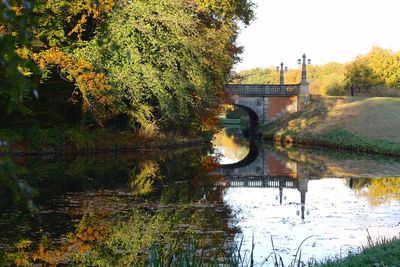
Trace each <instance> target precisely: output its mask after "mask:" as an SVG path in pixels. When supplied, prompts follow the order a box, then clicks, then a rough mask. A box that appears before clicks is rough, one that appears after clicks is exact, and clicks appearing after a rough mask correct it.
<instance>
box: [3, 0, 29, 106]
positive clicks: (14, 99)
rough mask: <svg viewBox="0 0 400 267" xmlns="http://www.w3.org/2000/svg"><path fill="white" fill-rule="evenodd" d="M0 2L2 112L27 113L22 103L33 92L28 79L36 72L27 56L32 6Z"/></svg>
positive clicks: (25, 3) (26, 3) (26, 2)
mask: <svg viewBox="0 0 400 267" xmlns="http://www.w3.org/2000/svg"><path fill="white" fill-rule="evenodd" d="M16 3H17V1H1V2H0V112H1V113H6V112H7V113H10V112H11V111H13V110H16V109H17V110H20V111H24V110H25V108H24V107H23V106H22V105H21V103H22V100H23V98H24V97H25V96H27V94H28V93H30V91H31V89H32V88H34V87H33V86H32V84H31V83H30V81H29V80H28V78H27V75H29V74H31V73H30V72H31V71H36V70H37V68H36V67H35V65H34V64H33V62H32V61H31V60H29V59H28V58H27V56H26V51H27V50H28V49H29V47H30V40H31V37H32V35H31V33H30V32H28V31H27V30H26V28H27V25H28V23H29V19H30V16H31V14H32V7H33V3H32V2H31V1H23V3H22V5H21V7H20V9H16V8H14V6H15V5H16Z"/></svg>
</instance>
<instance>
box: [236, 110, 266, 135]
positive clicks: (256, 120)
mask: <svg viewBox="0 0 400 267" xmlns="http://www.w3.org/2000/svg"><path fill="white" fill-rule="evenodd" d="M234 106H235V107H237V108H241V109H242V110H244V111H245V112H246V114H247V115H248V116H249V120H250V125H249V129H248V134H246V133H245V136H246V137H251V136H254V134H255V130H256V128H257V126H258V125H259V124H260V117H259V115H258V114H257V112H256V111H254V110H253V109H252V108H251V107H249V106H246V105H243V104H234Z"/></svg>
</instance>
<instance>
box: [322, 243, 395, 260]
mask: <svg viewBox="0 0 400 267" xmlns="http://www.w3.org/2000/svg"><path fill="white" fill-rule="evenodd" d="M317 266H325V267H334V266H337V267H350V266H371V267H378V266H382V267H383V266H400V240H399V239H397V238H396V239H394V240H391V241H383V242H381V243H380V244H375V245H373V246H372V247H368V248H364V249H363V251H362V252H361V253H360V254H356V255H349V256H347V257H346V258H344V259H334V260H327V261H326V262H325V263H322V264H319V265H317Z"/></svg>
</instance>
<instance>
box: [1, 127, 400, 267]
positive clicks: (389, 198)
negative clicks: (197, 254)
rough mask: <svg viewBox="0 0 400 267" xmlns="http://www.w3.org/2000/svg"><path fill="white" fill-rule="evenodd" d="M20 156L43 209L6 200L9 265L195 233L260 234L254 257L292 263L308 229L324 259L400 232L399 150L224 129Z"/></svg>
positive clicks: (231, 239)
mask: <svg viewBox="0 0 400 267" xmlns="http://www.w3.org/2000/svg"><path fill="white" fill-rule="evenodd" d="M15 161H16V163H17V164H18V166H19V169H18V173H19V175H20V176H21V177H22V178H24V179H25V180H26V181H27V182H28V183H29V184H30V185H31V186H32V187H33V188H35V189H36V191H37V194H36V197H35V198H34V202H35V205H36V207H37V212H35V213H33V214H32V213H29V212H27V211H26V210H25V209H24V208H23V205H22V206H21V207H16V206H13V205H11V204H10V203H8V202H7V201H5V202H3V203H1V204H0V208H1V213H0V263H2V264H3V265H4V264H5V263H9V262H10V260H11V261H14V262H15V260H16V259H17V260H20V261H22V260H26V261H28V262H35V263H37V262H39V263H40V262H41V263H43V262H46V263H50V264H60V263H63V264H69V263H71V262H77V263H78V264H81V265H85V264H87V263H88V259H89V258H90V259H91V260H96V261H97V262H100V263H104V262H106V259H108V262H109V263H112V264H114V265H124V264H125V265H126V264H129V263H133V262H135V261H138V262H139V261H141V260H143V259H144V257H145V256H143V255H144V254H145V253H143V251H146V250H148V248H149V247H150V246H151V244H154V243H160V242H161V243H162V242H165V243H168V242H173V240H177V239H178V237H180V238H182V236H185V235H186V234H195V235H196V236H197V238H198V239H199V240H200V241H199V242H200V243H201V246H202V247H203V248H205V249H211V248H213V247H216V246H221V244H222V243H224V242H225V243H226V242H228V243H237V244H240V242H241V241H242V240H243V246H242V250H243V251H245V250H250V249H251V244H252V238H254V243H255V248H254V256H255V258H256V262H262V261H263V259H265V258H266V257H268V256H269V255H270V254H271V253H272V252H276V253H277V254H279V255H280V256H281V257H282V258H283V261H284V262H285V264H286V265H288V264H289V263H290V261H291V260H292V259H293V255H294V254H295V253H296V250H297V248H298V247H299V245H300V244H301V242H302V241H303V240H305V239H306V238H308V239H307V240H306V241H305V242H304V243H303V245H302V246H301V249H302V258H303V259H309V258H315V259H324V258H326V257H334V256H337V255H339V256H340V255H342V256H343V255H346V254H347V253H348V251H357V249H358V248H359V247H360V246H361V245H365V244H366V243H367V236H368V233H367V230H368V231H369V234H370V235H371V236H372V238H381V237H393V236H399V234H400V186H399V185H400V178H397V177H400V160H399V159H396V158H387V157H371V156H370V157H368V156H362V155H358V154H351V153H347V152H346V153H345V152H332V151H331V152H329V151H326V150H304V149H295V148H289V149H283V148H272V147H262V146H259V145H257V144H255V143H254V142H249V141H248V140H246V139H244V138H243V137H241V136H238V135H230V134H227V133H226V131H223V132H221V134H219V135H217V136H216V137H215V138H214V140H213V148H211V147H198V148H191V149H183V150H174V151H153V152H151V151H141V152H140V153H137V154H133V155H106V156H104V155H103V156H97V157H72V158H45V159H43V158H24V159H16V160H15ZM216 162H219V164H221V165H218V164H216ZM4 194H7V192H4ZM5 196H7V195H5ZM2 199H5V197H2ZM272 242H273V245H274V246H272ZM17 247H18V248H19V249H17ZM21 251H22V252H23V253H22V254H21ZM18 252H19V254H18ZM24 253H25V254H24ZM5 255H6V256H5ZM7 255H8V256H7ZM110 259H111V260H110ZM270 263H272V262H271V261H270ZM0 265H1V264H0Z"/></svg>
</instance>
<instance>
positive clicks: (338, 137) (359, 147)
mask: <svg viewBox="0 0 400 267" xmlns="http://www.w3.org/2000/svg"><path fill="white" fill-rule="evenodd" d="M262 131H263V139H264V140H272V141H275V142H280V143H297V144H304V145H312V146H324V147H333V148H341V149H348V150H353V151H359V152H367V153H381V154H388V155H400V98H388V97H374V98H366V97H316V98H314V99H313V100H312V103H311V104H310V105H309V106H308V107H307V108H306V109H304V110H303V111H301V112H298V113H295V114H291V115H288V116H286V117H283V118H281V119H280V120H277V121H276V122H274V123H271V124H269V125H267V126H266V127H265V128H264V129H262Z"/></svg>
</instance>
